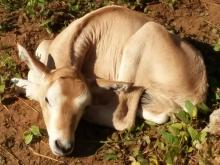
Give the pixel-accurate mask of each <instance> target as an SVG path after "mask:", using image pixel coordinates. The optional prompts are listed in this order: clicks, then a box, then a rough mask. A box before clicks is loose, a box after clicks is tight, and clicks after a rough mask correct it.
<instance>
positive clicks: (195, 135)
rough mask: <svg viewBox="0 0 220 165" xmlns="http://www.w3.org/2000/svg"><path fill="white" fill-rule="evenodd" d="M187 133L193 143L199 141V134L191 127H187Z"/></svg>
mask: <svg viewBox="0 0 220 165" xmlns="http://www.w3.org/2000/svg"><path fill="white" fill-rule="evenodd" d="M187 130H188V132H189V134H190V137H191V138H192V140H193V141H195V140H199V132H198V131H197V130H195V129H194V128H192V127H190V126H189V127H188V129H187Z"/></svg>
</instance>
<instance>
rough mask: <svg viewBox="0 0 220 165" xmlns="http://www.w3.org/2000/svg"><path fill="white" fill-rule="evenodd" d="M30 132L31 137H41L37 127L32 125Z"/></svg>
mask: <svg viewBox="0 0 220 165" xmlns="http://www.w3.org/2000/svg"><path fill="white" fill-rule="evenodd" d="M30 130H31V133H32V134H33V135H35V136H38V137H40V136H42V135H41V133H40V129H39V127H37V126H34V125H32V126H31V128H30Z"/></svg>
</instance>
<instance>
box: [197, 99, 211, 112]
mask: <svg viewBox="0 0 220 165" xmlns="http://www.w3.org/2000/svg"><path fill="white" fill-rule="evenodd" d="M197 107H198V109H199V111H200V112H202V113H204V114H207V113H208V112H209V111H210V110H209V107H208V106H207V105H206V104H205V103H203V102H202V103H199V104H197Z"/></svg>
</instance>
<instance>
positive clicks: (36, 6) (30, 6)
mask: <svg viewBox="0 0 220 165" xmlns="http://www.w3.org/2000/svg"><path fill="white" fill-rule="evenodd" d="M45 5H46V0H28V1H27V2H26V6H25V11H26V13H27V14H28V15H30V16H35V15H36V12H40V13H42V12H43V11H44V9H45Z"/></svg>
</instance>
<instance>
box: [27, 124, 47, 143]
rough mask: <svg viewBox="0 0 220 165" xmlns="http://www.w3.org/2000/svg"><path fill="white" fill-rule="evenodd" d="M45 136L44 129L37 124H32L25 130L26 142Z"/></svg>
mask: <svg viewBox="0 0 220 165" xmlns="http://www.w3.org/2000/svg"><path fill="white" fill-rule="evenodd" d="M42 136H43V133H42V130H41V129H40V128H39V127H38V126H35V125H32V126H31V127H30V128H29V130H28V131H25V132H24V142H25V144H30V143H32V142H33V141H36V140H39V139H40V138H41V137H42Z"/></svg>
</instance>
